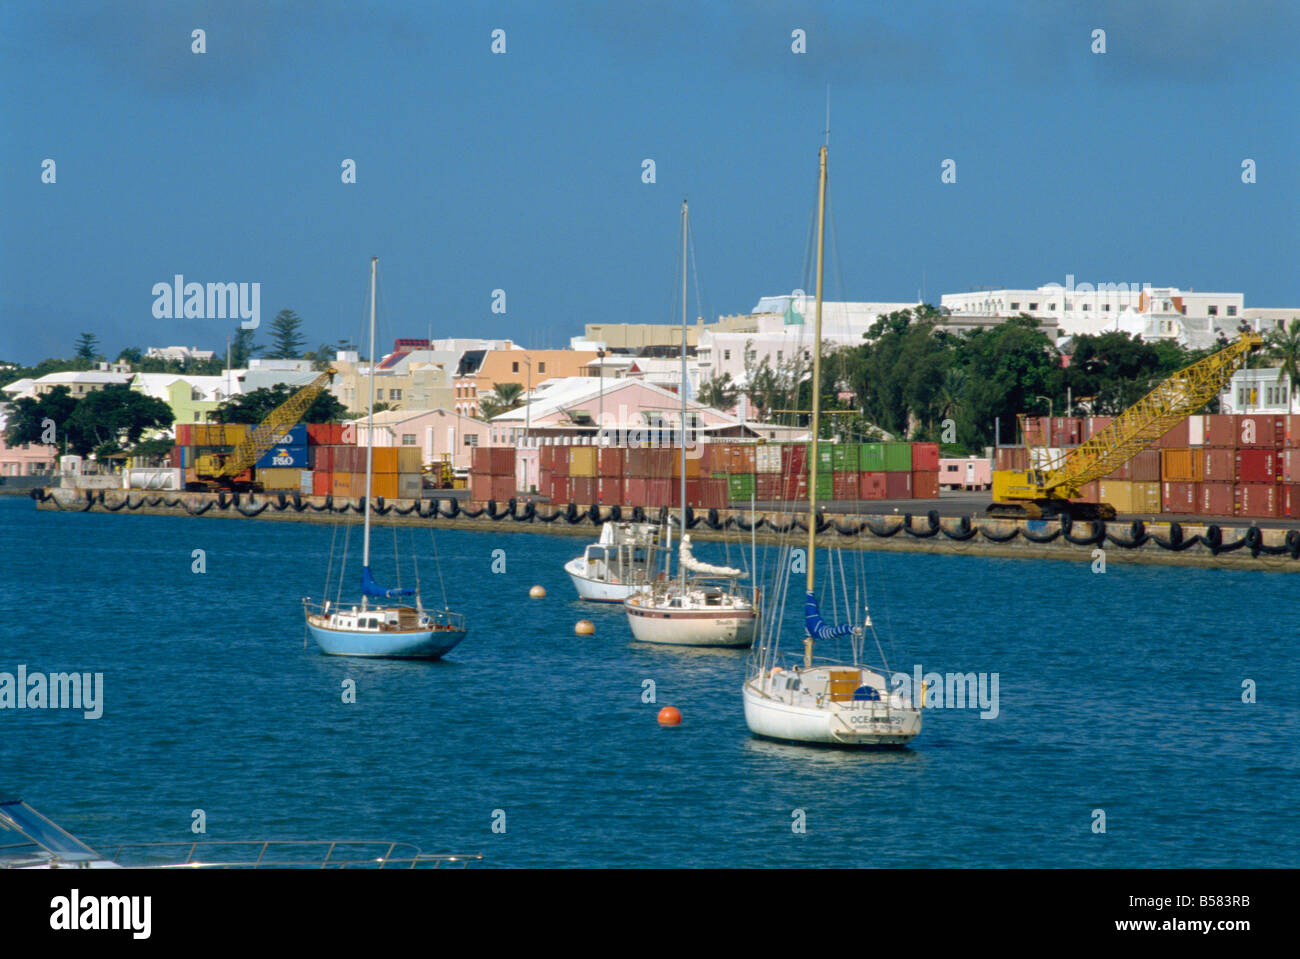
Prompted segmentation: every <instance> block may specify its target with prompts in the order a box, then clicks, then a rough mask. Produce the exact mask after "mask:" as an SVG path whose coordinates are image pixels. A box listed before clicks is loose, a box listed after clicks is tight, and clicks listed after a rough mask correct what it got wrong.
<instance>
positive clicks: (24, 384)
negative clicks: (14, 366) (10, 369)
mask: <svg viewBox="0 0 1300 959" xmlns="http://www.w3.org/2000/svg"><path fill="white" fill-rule="evenodd" d="M35 384H36V381H35V380H34V379H32V378H31V377H27V376H25V377H23V378H22V379H21V380H14V381H13V382H12V383H10V384H9V385H8V386H6V387H5V388H4V391H5V392H6V393H8V394H9V395H10V396H18V395H20V394H23V395H25V394H27V393H30V392H31V389H32V387H33V386H34V385H35Z"/></svg>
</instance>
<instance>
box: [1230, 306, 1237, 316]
mask: <svg viewBox="0 0 1300 959" xmlns="http://www.w3.org/2000/svg"><path fill="white" fill-rule="evenodd" d="M1228 315H1229V316H1236V315H1237V308H1236V307H1235V306H1230V307H1228Z"/></svg>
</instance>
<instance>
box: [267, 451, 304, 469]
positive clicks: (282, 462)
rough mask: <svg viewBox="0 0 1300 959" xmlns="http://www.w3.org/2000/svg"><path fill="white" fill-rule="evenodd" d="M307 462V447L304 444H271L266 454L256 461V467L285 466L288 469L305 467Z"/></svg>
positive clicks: (274, 467) (271, 467)
mask: <svg viewBox="0 0 1300 959" xmlns="http://www.w3.org/2000/svg"><path fill="white" fill-rule="evenodd" d="M307 462H308V453H307V447H306V446H305V445H304V446H287V445H286V446H279V445H277V446H272V447H271V448H270V450H268V451H267V453H266V455H265V456H263V457H262V458H261V459H260V460H258V461H257V468H258V469H260V470H265V469H280V468H283V467H287V468H290V469H293V468H295V467H296V468H297V469H306V468H307Z"/></svg>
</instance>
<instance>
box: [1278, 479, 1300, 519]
mask: <svg viewBox="0 0 1300 959" xmlns="http://www.w3.org/2000/svg"><path fill="white" fill-rule="evenodd" d="M1278 512H1279V513H1280V514H1281V515H1283V516H1290V517H1292V518H1293V519H1300V484H1297V483H1292V484H1290V485H1288V486H1283V487H1282V506H1281V509H1279V510H1278Z"/></svg>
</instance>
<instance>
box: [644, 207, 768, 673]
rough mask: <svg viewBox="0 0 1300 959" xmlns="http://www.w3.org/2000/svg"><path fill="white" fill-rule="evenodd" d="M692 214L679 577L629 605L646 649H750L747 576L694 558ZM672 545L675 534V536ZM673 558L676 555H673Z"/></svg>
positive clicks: (752, 609) (753, 614)
mask: <svg viewBox="0 0 1300 959" xmlns="http://www.w3.org/2000/svg"><path fill="white" fill-rule="evenodd" d="M688 223H689V211H688V209H687V206H686V201H685V200H683V201H682V381H681V387H680V388H679V390H678V392H679V394H680V396H681V401H682V412H681V416H682V419H681V429H680V432H679V436H678V443H679V446H680V449H681V474H682V475H681V516H680V521H679V522H680V528H681V530H682V537H681V541H680V544H679V546H678V560H677V566H678V576H677V577H676V578H672V579H670V578H668V577H667V576H665V578H664V579H663V580H662V581H657V582H654V583H653V584H652V585H651V586H649V587H648V588H645V589H641V590H638V591H637V592H635V593H634V594H633V595H631V596H629V597H628V598H627V600H626V601H625V602H624V603H623V608H624V610H626V612H627V622H628V626H629V627H630V628H631V630H632V635H633V636H634V637H635V638H636V639H637V640H639V641H640V642H643V643H667V644H671V645H674V646H738V647H739V646H749V645H751V644H752V643H753V642H754V634H755V627H756V624H757V622H758V612H757V608H756V605H755V603H754V599H753V595H752V590H748V591H747V590H745V589H743V588H742V587H741V586H740V585H739V584H738V583H737V580H739V579H740V578H741V577H743V576H744V575H745V573H744V571H742V570H739V569H733V568H731V567H729V566H713V565H710V564H708V563H702V562H700V561H699V560H697V559H696V558H695V556H694V555H693V554H692V552H691V537H690V534H689V533H687V532H686V429H687V420H686V280H687V274H686V270H687V235H688V234H687V228H688ZM669 537H670V540H671V531H670V532H669ZM670 555H671V550H670Z"/></svg>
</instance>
